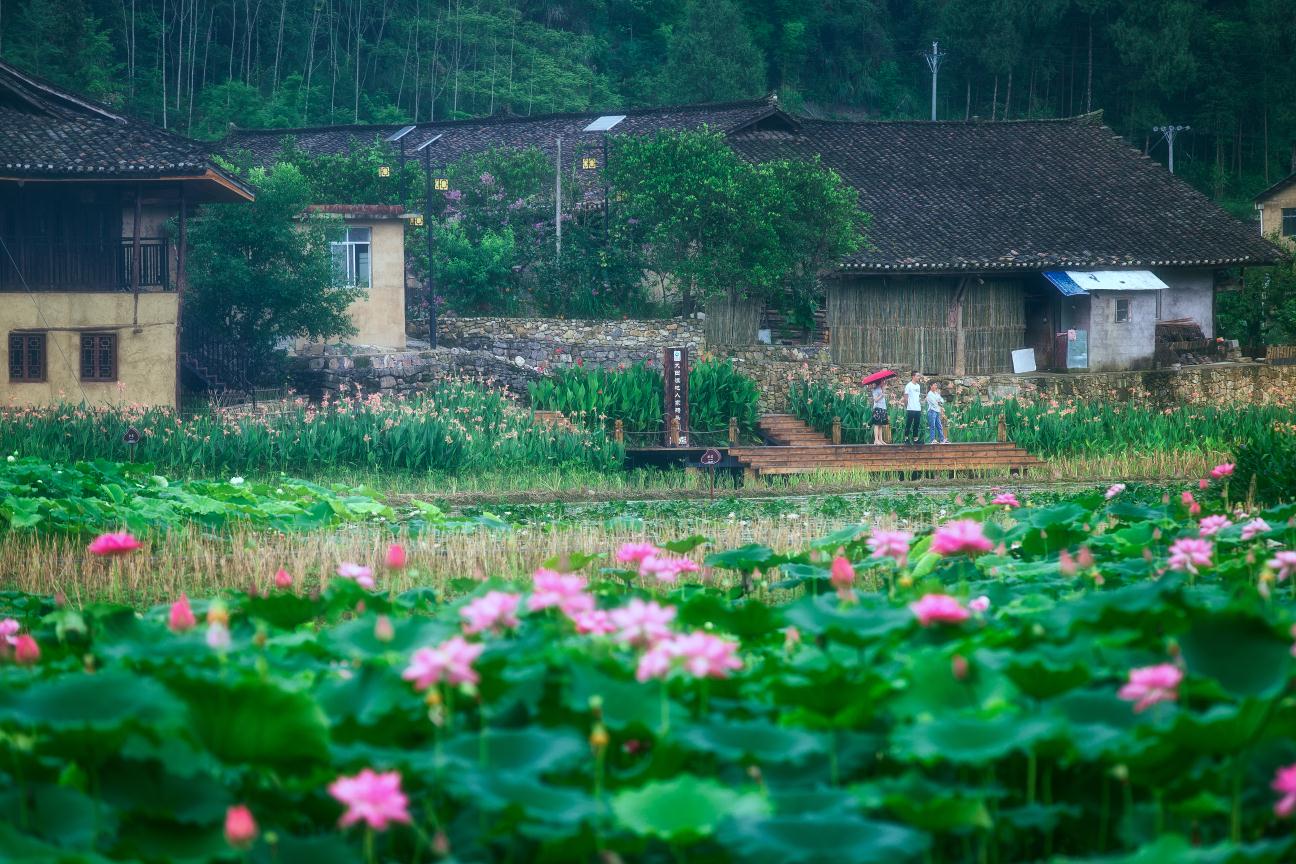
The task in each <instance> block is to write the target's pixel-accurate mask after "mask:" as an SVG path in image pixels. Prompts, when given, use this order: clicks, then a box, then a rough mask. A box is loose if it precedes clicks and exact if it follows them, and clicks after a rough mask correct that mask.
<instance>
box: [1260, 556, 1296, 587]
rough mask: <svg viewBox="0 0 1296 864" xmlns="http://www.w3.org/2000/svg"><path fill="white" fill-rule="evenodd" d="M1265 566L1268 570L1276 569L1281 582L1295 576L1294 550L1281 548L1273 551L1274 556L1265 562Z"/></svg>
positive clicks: (1295, 559) (1295, 560) (1295, 561)
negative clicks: (1280, 550)
mask: <svg viewBox="0 0 1296 864" xmlns="http://www.w3.org/2000/svg"><path fill="white" fill-rule="evenodd" d="M1265 566H1266V567H1268V568H1269V569H1270V570H1276V571H1278V572H1277V576H1278V581H1279V582H1282V581H1283V580H1284V579H1287V578H1288V577H1290V576H1296V552H1289V551H1287V550H1283V551H1282V552H1275V553H1274V557H1272V558H1270V559H1269V560H1268V561H1266V562H1265Z"/></svg>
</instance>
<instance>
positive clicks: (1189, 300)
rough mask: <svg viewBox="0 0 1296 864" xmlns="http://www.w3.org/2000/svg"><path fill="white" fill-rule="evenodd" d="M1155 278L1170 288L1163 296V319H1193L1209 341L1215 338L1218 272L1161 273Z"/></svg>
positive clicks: (1177, 271)
mask: <svg viewBox="0 0 1296 864" xmlns="http://www.w3.org/2000/svg"><path fill="white" fill-rule="evenodd" d="M1156 275H1157V276H1159V277H1160V278H1161V281H1162V282H1164V283H1166V284H1167V285H1169V286H1170V290H1168V291H1165V292H1163V293H1164V294H1165V298H1164V299H1163V300H1162V303H1161V318H1162V319H1163V320H1169V319H1172V318H1191V319H1193V320H1194V321H1196V322H1197V323H1198V324H1200V325H1201V328H1202V333H1203V334H1205V336H1206V338H1207V339H1213V338H1215V271H1214V270H1158V271H1156Z"/></svg>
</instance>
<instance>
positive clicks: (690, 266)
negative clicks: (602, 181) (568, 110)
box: [608, 130, 864, 312]
mask: <svg viewBox="0 0 1296 864" xmlns="http://www.w3.org/2000/svg"><path fill="white" fill-rule="evenodd" d="M609 163H610V164H609V168H608V174H609V181H610V183H611V186H612V188H613V189H615V190H616V192H617V197H618V199H619V201H620V203H619V204H618V206H617V208H616V216H617V224H618V226H620V227H619V230H621V231H623V232H624V234H625V235H626V237H627V238H628V241H629V242H633V243H637V244H640V245H641V247H642V248H643V249H644V250H645V265H646V266H647V267H648V268H649V269H650V270H652V271H653V272H655V273H657V274H659V278H661V279H662V281H663V283H673V284H675V285H678V286H679V291H680V294H681V299H682V300H683V304H684V308H685V311H686V312H688V311H689V310H690V309H691V308H692V306H693V304H694V303H695V302H697V303H701V302H704V301H705V300H707V299H709V298H711V297H718V296H724V295H729V296H734V295H737V296H746V297H756V298H760V299H764V300H774V299H781V298H783V297H784V296H785V295H786V294H787V291H788V289H789V288H796V287H798V286H800V287H804V286H805V285H807V284H813V280H814V277H815V275H816V274H817V272H818V269H819V267H820V266H822V265H823V263H824V262H826V261H830V260H833V259H836V258H838V257H840V256H841V255H843V254H846V253H848V252H851V251H853V250H855V249H857V248H859V246H860V245H861V244H862V243H863V242H864V238H863V234H862V228H863V221H864V217H863V215H862V214H861V213H860V211H859V209H858V204H857V202H856V196H855V193H854V191H853V190H851V189H850V188H849V187H847V186H846V185H845V184H844V183H843V182H842V181H841V178H840V177H838V176H837V175H836V174H835V173H833V172H831V171H829V170H827V169H825V168H823V167H822V166H819V165H817V164H807V163H801V164H792V163H788V162H766V163H761V164H759V165H753V164H751V163H749V162H746V161H744V160H743V159H742V158H740V157H739V156H738V155H737V154H736V153H734V152H733V151H732V150H731V149H730V148H729V147H728V145H727V144H726V143H725V141H724V137H723V136H722V135H720V134H719V133H716V132H710V131H705V130H704V131H701V132H681V133H675V132H662V133H658V134H656V135H649V136H636V137H625V138H619V139H616V144H615V147H614V149H613V151H612V155H611V156H610V157H609Z"/></svg>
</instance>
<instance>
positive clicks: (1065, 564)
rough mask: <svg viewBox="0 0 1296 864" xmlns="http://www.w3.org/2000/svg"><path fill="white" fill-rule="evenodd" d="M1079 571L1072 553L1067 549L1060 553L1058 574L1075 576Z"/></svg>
mask: <svg viewBox="0 0 1296 864" xmlns="http://www.w3.org/2000/svg"><path fill="white" fill-rule="evenodd" d="M1079 569H1080V568H1079V567H1078V566H1077V565H1076V561H1075V559H1074V558H1072V557H1071V553H1070V552H1068V551H1067V550H1065V549H1063V550H1061V551H1060V552H1058V572H1060V573H1061V574H1062V575H1063V576H1074V575H1075V574H1076V571H1077V570H1079Z"/></svg>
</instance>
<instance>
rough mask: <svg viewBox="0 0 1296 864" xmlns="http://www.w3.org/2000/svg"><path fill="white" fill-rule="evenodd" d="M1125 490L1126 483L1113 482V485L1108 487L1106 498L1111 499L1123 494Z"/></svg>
mask: <svg viewBox="0 0 1296 864" xmlns="http://www.w3.org/2000/svg"><path fill="white" fill-rule="evenodd" d="M1124 491H1125V484H1124V483H1113V484H1112V485H1110V486H1108V487H1107V495H1106V498H1107V500H1108V501H1110V500H1111V499H1113V498H1115V497H1116V496H1117V495H1119V494H1121V493H1122V492H1124Z"/></svg>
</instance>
